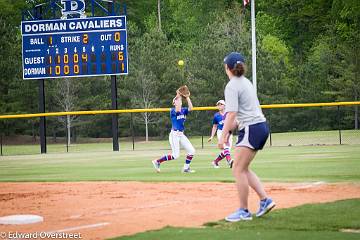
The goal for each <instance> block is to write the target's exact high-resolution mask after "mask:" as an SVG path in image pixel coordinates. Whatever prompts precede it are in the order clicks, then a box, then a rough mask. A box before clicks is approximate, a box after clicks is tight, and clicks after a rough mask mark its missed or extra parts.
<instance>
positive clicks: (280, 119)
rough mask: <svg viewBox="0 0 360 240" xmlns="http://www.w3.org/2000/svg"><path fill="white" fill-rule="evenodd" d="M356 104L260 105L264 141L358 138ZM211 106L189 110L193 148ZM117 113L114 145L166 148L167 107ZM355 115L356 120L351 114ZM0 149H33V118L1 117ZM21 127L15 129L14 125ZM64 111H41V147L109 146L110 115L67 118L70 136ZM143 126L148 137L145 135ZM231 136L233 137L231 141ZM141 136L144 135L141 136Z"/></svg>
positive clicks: (204, 131)
mask: <svg viewBox="0 0 360 240" xmlns="http://www.w3.org/2000/svg"><path fill="white" fill-rule="evenodd" d="M357 107H358V106H356V105H355V106H333V107H308V108H305V107H304V108H273V109H268V108H267V109H263V112H264V114H265V116H266V118H267V120H268V123H269V125H270V131H271V134H270V137H269V139H268V141H267V144H266V146H267V147H278V146H316V145H340V144H360V129H359V127H358V122H359V116H358V109H357ZM214 114H215V111H209V110H208V111H193V112H192V113H191V114H190V115H189V116H188V119H187V122H186V124H185V126H186V132H185V134H186V135H187V136H188V137H189V138H190V140H191V142H192V143H193V145H194V147H195V148H212V147H215V146H216V141H215V142H212V143H208V142H207V139H208V138H209V136H210V133H211V128H212V118H213V115H214ZM144 117H145V116H144V114H143V113H123V114H119V135H120V136H119V137H120V138H119V142H120V151H131V150H136V151H141V150H144V151H146V150H164V149H169V143H168V133H169V131H170V129H171V123H170V117H169V113H168V112H154V113H151V114H150V116H149V115H148V116H147V117H148V123H147V126H148V128H147V129H148V130H147V131H146V124H145V121H144ZM355 119H357V121H356V120H355ZM0 124H1V128H0V130H1V132H0V147H1V149H0V150H1V155H19V154H38V153H39V152H40V146H39V136H38V135H39V118H28V119H1V120H0ZM19 126H20V127H21V129H26V130H17V128H19V129H20V127H19ZM67 129H68V128H67V123H66V117H47V118H46V136H47V152H48V153H62V152H88V151H94V152H96V151H112V138H111V134H112V131H111V115H81V116H77V117H76V118H74V119H72V121H71V128H70V135H71V138H70V142H68V141H66V139H67V135H68V134H69V131H68V130H67ZM146 132H147V135H148V139H146ZM235 138H236V137H234V141H233V142H236V139H235ZM146 140H147V141H146Z"/></svg>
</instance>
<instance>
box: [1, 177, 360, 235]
mask: <svg viewBox="0 0 360 240" xmlns="http://www.w3.org/2000/svg"><path fill="white" fill-rule="evenodd" d="M265 188H266V190H267V191H268V193H269V194H270V195H271V196H272V197H273V199H274V200H275V201H276V203H277V209H279V208H287V207H293V206H297V205H301V204H304V203H318V202H331V201H335V200H340V199H349V198H360V184H326V183H323V182H318V183H296V184H294V183H292V184H290V183H266V184H265ZM0 204H1V207H0V217H2V216H6V215H13V214H36V215H40V216H43V217H44V222H42V223H35V224H29V225H22V226H19V225H12V226H11V225H0V232H16V231H17V232H21V233H30V232H53V231H59V232H73V233H81V235H82V239H105V238H111V237H116V236H122V235H130V234H134V233H137V232H142V231H146V230H151V229H160V228H162V227H164V226H168V225H171V226H182V227H197V226H201V225H202V224H204V223H206V222H210V221H216V220H220V219H223V218H224V216H226V215H227V214H228V213H230V212H231V211H233V210H234V209H235V208H237V197H236V191H235V187H234V184H233V183H140V182H76V183H0ZM257 205H258V200H257V197H256V195H255V193H254V192H251V194H250V210H252V211H255V210H256V209H257Z"/></svg>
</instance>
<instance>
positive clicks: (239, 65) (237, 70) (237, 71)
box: [230, 63, 246, 77]
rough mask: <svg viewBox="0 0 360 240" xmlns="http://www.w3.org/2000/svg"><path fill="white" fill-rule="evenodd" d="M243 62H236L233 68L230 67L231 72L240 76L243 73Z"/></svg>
mask: <svg viewBox="0 0 360 240" xmlns="http://www.w3.org/2000/svg"><path fill="white" fill-rule="evenodd" d="M245 70H246V69H245V64H244V63H237V64H236V65H235V67H234V68H233V69H231V70H230V71H231V73H232V74H234V75H235V76H237V77H241V76H242V75H244V74H245Z"/></svg>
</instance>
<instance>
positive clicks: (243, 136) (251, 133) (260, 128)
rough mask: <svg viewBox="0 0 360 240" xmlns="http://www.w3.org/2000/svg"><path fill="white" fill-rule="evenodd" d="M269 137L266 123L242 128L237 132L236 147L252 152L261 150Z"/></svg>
mask: <svg viewBox="0 0 360 240" xmlns="http://www.w3.org/2000/svg"><path fill="white" fill-rule="evenodd" d="M268 137H269V126H268V124H267V123H266V122H261V123H256V124H253V125H249V126H246V127H244V128H243V129H241V130H240V131H239V137H238V141H237V143H236V146H237V147H248V148H251V149H254V150H261V149H263V147H264V145H265V143H266V140H267V139H268Z"/></svg>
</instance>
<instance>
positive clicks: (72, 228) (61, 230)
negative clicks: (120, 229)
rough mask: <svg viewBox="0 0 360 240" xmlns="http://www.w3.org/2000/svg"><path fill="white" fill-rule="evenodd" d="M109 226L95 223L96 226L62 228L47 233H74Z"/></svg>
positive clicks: (106, 223) (104, 223)
mask: <svg viewBox="0 0 360 240" xmlns="http://www.w3.org/2000/svg"><path fill="white" fill-rule="evenodd" d="M109 224H110V223H108V222H103V223H96V224H90V225H83V226H78V227H70V228H64V229H60V230H55V231H49V233H56V232H58V233H62V232H71V231H76V230H81V229H87V228H96V227H103V226H106V225H109Z"/></svg>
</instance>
